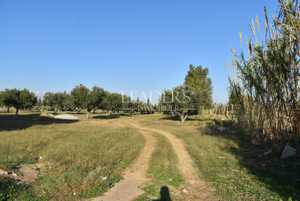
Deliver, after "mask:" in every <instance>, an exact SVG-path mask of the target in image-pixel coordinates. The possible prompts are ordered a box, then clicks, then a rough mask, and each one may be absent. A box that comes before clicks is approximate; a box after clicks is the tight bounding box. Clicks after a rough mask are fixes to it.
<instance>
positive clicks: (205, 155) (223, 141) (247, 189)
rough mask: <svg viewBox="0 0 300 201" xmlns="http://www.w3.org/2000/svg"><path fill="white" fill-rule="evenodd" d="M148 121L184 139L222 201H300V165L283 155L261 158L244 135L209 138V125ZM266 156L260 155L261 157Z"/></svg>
mask: <svg viewBox="0 0 300 201" xmlns="http://www.w3.org/2000/svg"><path fill="white" fill-rule="evenodd" d="M162 119H163V118H162V117H161V116H158V115H156V116H152V117H149V118H147V117H144V118H143V119H141V120H140V121H141V122H142V123H143V124H144V125H145V126H149V127H155V128H159V129H162V130H167V131H169V132H171V133H173V134H174V135H176V136H178V137H179V138H181V139H182V140H183V141H184V142H185V143H186V147H187V149H188V151H189V153H190V155H191V157H192V158H193V160H194V161H195V164H196V165H197V167H198V169H199V175H200V177H201V178H203V179H204V180H206V181H207V182H208V183H210V184H211V186H212V187H213V188H214V189H215V192H216V194H217V196H218V197H219V199H220V200H230V201H236V200H259V201H279V200H300V184H299V181H300V171H299V168H300V162H299V161H298V162H297V161H296V160H293V159H289V160H286V161H283V160H280V155H276V156H272V155H271V156H269V157H266V158H261V159H260V158H259V157H258V155H259V153H257V150H256V149H255V147H252V146H251V145H250V140H247V138H246V137H245V135H244V134H243V133H242V132H237V133H236V134H232V133H224V134H210V135H209V134H205V133H203V131H202V130H203V128H204V127H205V126H206V125H207V122H198V121H187V122H185V123H184V124H182V123H180V122H178V121H171V120H162ZM261 153H263V152H260V154H261Z"/></svg>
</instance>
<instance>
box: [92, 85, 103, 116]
mask: <svg viewBox="0 0 300 201" xmlns="http://www.w3.org/2000/svg"><path fill="white" fill-rule="evenodd" d="M105 95H106V92H105V91H104V89H102V88H100V87H97V86H94V87H93V88H92V90H91V92H90V93H89V95H88V103H87V109H88V112H91V111H93V112H94V113H95V111H96V110H97V109H99V108H101V106H102V103H103V100H104V98H105Z"/></svg>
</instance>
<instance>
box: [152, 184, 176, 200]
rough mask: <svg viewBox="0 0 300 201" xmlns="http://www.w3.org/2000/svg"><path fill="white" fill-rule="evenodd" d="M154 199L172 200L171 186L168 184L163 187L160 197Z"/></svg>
mask: <svg viewBox="0 0 300 201" xmlns="http://www.w3.org/2000/svg"><path fill="white" fill-rule="evenodd" d="M152 201H172V199H171V195H170V191H169V188H168V187H167V186H163V187H161V189H160V198H159V199H157V200H152Z"/></svg>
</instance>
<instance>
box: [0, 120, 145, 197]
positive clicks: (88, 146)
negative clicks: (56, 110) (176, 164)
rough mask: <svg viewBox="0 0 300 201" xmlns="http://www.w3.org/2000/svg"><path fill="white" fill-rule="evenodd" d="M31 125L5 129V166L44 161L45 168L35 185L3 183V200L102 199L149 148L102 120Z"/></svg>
mask: <svg viewBox="0 0 300 201" xmlns="http://www.w3.org/2000/svg"><path fill="white" fill-rule="evenodd" d="M23 120H24V119H23ZM26 121H27V120H26ZM30 121H31V122H30V124H32V125H31V126H30V127H29V126H26V128H24V129H22V130H13V129H9V131H8V130H7V129H6V130H5V129H3V130H2V131H1V128H0V166H1V167H2V168H4V169H11V168H14V167H15V166H16V165H19V164H30V163H31V164H34V163H36V162H37V161H38V159H41V160H39V162H40V163H43V164H44V168H42V169H41V175H40V176H39V178H38V180H37V181H36V182H35V183H34V184H33V185H31V186H20V185H18V184H16V183H15V182H14V181H7V180H3V179H2V180H1V178H0V195H1V194H2V199H3V200H5V199H6V200H9V199H10V198H12V197H13V198H14V199H17V200H79V199H81V198H89V197H94V196H97V195H100V194H101V193H103V192H105V191H106V190H107V189H108V188H111V187H112V186H113V185H114V184H115V183H116V182H118V181H119V180H120V179H121V172H122V171H123V170H124V169H125V168H126V167H127V166H128V165H129V164H130V163H131V162H132V161H133V160H134V159H135V158H136V157H137V156H138V153H139V152H140V150H141V149H142V147H143V143H144V139H143V137H142V136H141V135H140V134H139V133H137V132H136V131H135V130H133V129H130V128H121V127H117V126H113V125H110V124H101V123H98V122H100V121H84V122H77V123H70V124H57V123H51V124H50V125H48V124H47V125H41V124H37V125H34V121H35V120H34V119H30ZM37 121H38V120H37ZM22 123H24V122H22ZM25 123H27V124H28V122H25ZM27 124H26V125H27ZM0 197H1V196H0ZM0 200H1V198H0Z"/></svg>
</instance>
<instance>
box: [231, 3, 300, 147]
mask: <svg viewBox="0 0 300 201" xmlns="http://www.w3.org/2000/svg"><path fill="white" fill-rule="evenodd" d="M250 27H251V35H252V36H251V37H250V39H249V41H248V42H247V46H248V48H247V49H248V52H247V53H245V52H242V53H241V54H235V55H234V64H235V67H236V72H237V73H236V77H235V78H234V79H232V78H231V80H230V98H229V99H230V100H229V103H230V104H231V105H233V106H234V107H233V108H234V114H235V117H236V119H237V120H238V121H239V122H240V123H243V125H246V126H248V127H249V128H252V129H253V130H254V131H255V132H253V133H254V134H253V139H255V140H259V141H264V142H266V141H269V142H285V141H297V140H299V136H300V96H299V95H300V94H299V84H300V83H299V78H300V71H299V70H300V49H299V43H300V3H299V1H298V0H279V11H278V13H277V15H276V16H274V17H272V19H270V18H269V16H268V13H267V10H266V9H265V19H264V31H260V22H259V20H258V18H257V19H256V20H255V21H253V22H252V23H251V25H250ZM261 33H262V34H261Z"/></svg>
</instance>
